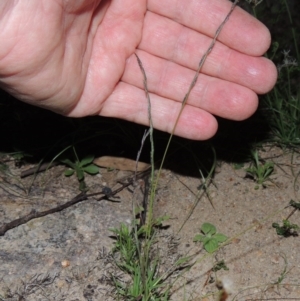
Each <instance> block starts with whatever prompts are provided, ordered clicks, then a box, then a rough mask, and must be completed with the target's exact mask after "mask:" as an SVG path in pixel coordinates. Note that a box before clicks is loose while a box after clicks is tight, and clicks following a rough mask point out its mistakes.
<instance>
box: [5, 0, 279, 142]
mask: <svg viewBox="0 0 300 301" xmlns="http://www.w3.org/2000/svg"><path fill="white" fill-rule="evenodd" d="M230 7H231V3H230V2H229V1H227V0H102V1H101V0H19V1H17V0H14V1H12V0H1V2H0V41H1V47H0V85H1V87H2V88H4V89H5V90H7V91H8V92H9V93H11V94H12V95H14V96H15V97H17V98H18V99H20V100H22V101H25V102H27V103H30V104H33V105H36V106H39V107H43V108H45V109H49V110H52V111H54V112H57V113H59V114H62V115H65V116H70V117H82V116H87V115H101V116H108V117H117V118H121V119H125V120H128V121H132V122H135V123H140V124H149V122H148V115H147V101H146V97H145V92H144V90H143V76H142V73H141V71H140V69H139V66H138V64H137V60H136V57H135V55H134V53H136V54H137V55H138V56H139V57H140V59H141V61H142V63H143V66H144V68H145V71H146V74H147V77H148V88H149V92H150V97H151V102H152V119H153V124H154V127H155V128H157V129H160V130H162V131H166V132H171V131H172V129H173V126H174V123H175V120H176V117H177V115H178V112H179V111H180V107H181V101H182V99H183V97H184V95H185V93H186V92H187V90H188V87H189V84H190V82H191V81H192V78H193V76H194V74H195V70H196V69H197V66H198V63H199V61H200V59H201V56H202V55H203V53H204V52H205V51H206V50H207V48H208V46H209V44H210V42H211V40H212V37H213V36H214V34H215V31H216V29H217V28H218V26H219V25H220V24H221V22H222V21H223V20H224V18H225V16H226V15H227V13H228V12H229V10H230ZM269 45H270V34H269V32H268V30H267V28H266V27H265V26H264V25H263V24H262V23H260V22H259V21H257V20H255V19H254V18H253V17H251V16H250V15H248V14H247V13H246V12H244V11H243V10H242V9H240V8H239V7H237V8H236V9H235V10H234V12H233V13H232V15H231V17H230V19H229V21H228V22H227V23H226V25H225V27H224V28H223V30H222V32H221V34H220V36H219V38H218V42H217V43H216V45H215V47H214V49H213V51H212V53H211V54H210V55H209V57H208V59H207V61H206V63H205V65H204V67H203V69H202V71H201V74H200V76H199V78H198V81H197V84H196V86H195V87H194V89H193V91H192V93H191V95H190V98H189V99H188V102H187V105H186V107H185V108H184V110H183V113H182V115H181V118H180V121H179V123H178V125H177V128H176V130H175V134H176V135H179V136H182V137H186V138H188V139H195V140H205V139H208V138H210V137H212V136H213V135H214V134H215V133H216V131H217V122H216V119H215V117H214V115H217V116H221V117H223V118H228V119H232V120H243V119H245V118H248V117H249V116H250V115H251V114H253V113H254V112H255V110H256V109H257V105H258V97H257V93H258V94H263V93H266V92H268V91H269V90H270V89H271V88H272V87H273V86H274V84H275V82H276V78H277V72H276V68H275V66H274V65H273V63H272V62H271V61H269V60H267V59H266V58H264V57H262V55H263V54H264V53H265V52H266V50H267V49H268V47H269ZM41 126H42V125H41ZM45 126H49V125H45Z"/></svg>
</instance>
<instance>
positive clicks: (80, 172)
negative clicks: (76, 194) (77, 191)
mask: <svg viewBox="0 0 300 301" xmlns="http://www.w3.org/2000/svg"><path fill="white" fill-rule="evenodd" d="M76 174H77V178H78V180H79V181H82V180H83V179H84V172H83V170H82V169H79V168H77V169H76Z"/></svg>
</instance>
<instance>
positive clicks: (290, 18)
mask: <svg viewBox="0 0 300 301" xmlns="http://www.w3.org/2000/svg"><path fill="white" fill-rule="evenodd" d="M283 1H284V4H285V6H286V11H287V14H288V16H289V21H290V24H291V25H292V34H293V40H294V44H295V50H296V54H297V60H298V62H300V55H299V49H298V41H297V37H296V31H295V28H294V23H293V19H292V15H291V11H290V7H289V5H288V3H287V1H286V0H283Z"/></svg>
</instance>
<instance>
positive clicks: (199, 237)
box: [193, 234, 205, 242]
mask: <svg viewBox="0 0 300 301" xmlns="http://www.w3.org/2000/svg"><path fill="white" fill-rule="evenodd" d="M204 239H205V236H203V235H201V234H197V235H195V237H194V239H193V241H194V242H198V241H201V242H203V241H204Z"/></svg>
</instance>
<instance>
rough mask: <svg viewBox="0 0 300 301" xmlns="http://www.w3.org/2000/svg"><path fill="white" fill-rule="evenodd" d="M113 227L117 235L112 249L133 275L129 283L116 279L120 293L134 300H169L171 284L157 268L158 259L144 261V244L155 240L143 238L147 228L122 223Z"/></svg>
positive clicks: (125, 268)
mask: <svg viewBox="0 0 300 301" xmlns="http://www.w3.org/2000/svg"><path fill="white" fill-rule="evenodd" d="M111 231H112V232H113V233H114V235H115V245H114V248H113V250H112V253H113V255H114V258H115V263H116V265H117V266H118V268H119V269H120V270H122V271H123V272H124V273H125V274H126V275H128V276H129V277H130V278H131V281H130V283H124V282H121V281H119V280H118V279H116V278H114V279H113V281H114V285H115V287H116V290H117V294H118V296H119V297H122V298H124V300H132V301H135V300H141V301H142V300H143V301H146V300H153V301H158V300H168V298H169V290H168V285H167V283H166V282H164V280H165V276H162V275H160V273H159V272H158V267H159V261H158V259H155V258H154V259H152V260H151V262H144V259H145V257H144V256H143V250H144V248H143V244H148V246H151V243H152V241H150V242H147V241H145V240H144V239H145V236H146V235H147V232H146V228H145V227H140V228H139V229H137V228H136V226H134V227H132V229H130V228H129V227H128V226H126V225H124V224H121V226H120V228H119V229H117V228H113V229H111ZM143 240H144V241H143ZM146 249H147V248H146Z"/></svg>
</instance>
